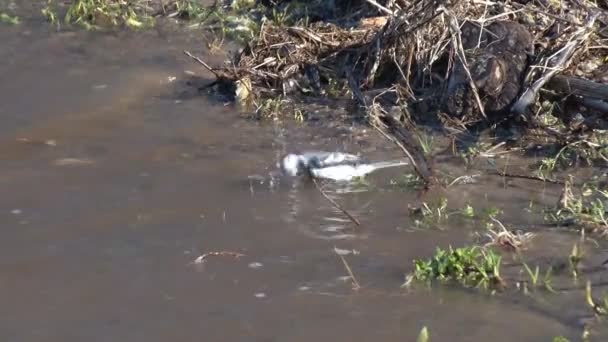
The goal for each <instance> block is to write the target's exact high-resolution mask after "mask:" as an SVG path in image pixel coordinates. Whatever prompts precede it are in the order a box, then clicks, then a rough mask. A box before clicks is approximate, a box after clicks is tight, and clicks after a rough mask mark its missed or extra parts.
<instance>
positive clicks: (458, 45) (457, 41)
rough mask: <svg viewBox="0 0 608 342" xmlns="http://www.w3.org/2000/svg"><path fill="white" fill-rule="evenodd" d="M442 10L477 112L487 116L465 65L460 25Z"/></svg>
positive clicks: (450, 13) (447, 12)
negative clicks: (473, 97) (477, 108)
mask: <svg viewBox="0 0 608 342" xmlns="http://www.w3.org/2000/svg"><path fill="white" fill-rule="evenodd" d="M442 11H443V12H444V13H445V14H446V16H447V17H448V23H449V27H450V31H451V32H452V42H453V45H454V49H455V50H456V55H457V56H458V59H459V60H460V63H462V68H463V69H464V72H465V74H466V75H467V78H468V79H469V86H470V87H471V90H472V91H473V96H475V102H477V107H479V112H480V113H481V115H482V116H483V117H484V118H487V116H486V112H485V111H484V109H483V104H482V103H481V98H480V97H479V91H478V90H477V86H476V85H475V81H474V80H473V76H471V71H470V70H469V67H468V65H467V58H466V55H465V53H464V47H463V46H462V37H461V36H460V27H459V26H458V19H456V17H455V16H454V14H452V12H450V11H449V10H448V9H446V8H443V9H442Z"/></svg>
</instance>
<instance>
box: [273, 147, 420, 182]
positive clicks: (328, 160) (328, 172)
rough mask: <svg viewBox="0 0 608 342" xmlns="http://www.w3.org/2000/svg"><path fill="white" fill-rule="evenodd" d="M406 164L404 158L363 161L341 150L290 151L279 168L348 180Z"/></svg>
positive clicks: (297, 172)
mask: <svg viewBox="0 0 608 342" xmlns="http://www.w3.org/2000/svg"><path fill="white" fill-rule="evenodd" d="M403 165H408V162H407V161H406V160H393V161H384V162H373V163H369V162H365V161H364V160H363V159H362V158H361V157H359V156H357V155H354V154H348V153H341V152H305V153H302V154H293V153H290V154H288V155H286V156H285V157H283V159H282V160H281V161H280V163H279V165H278V166H279V168H280V169H281V172H282V173H283V174H284V175H287V176H300V175H309V176H311V177H312V178H322V179H330V180H335V181H350V180H352V179H354V178H358V177H364V176H366V175H367V174H369V173H371V172H374V171H376V170H379V169H384V168H388V167H395V166H403Z"/></svg>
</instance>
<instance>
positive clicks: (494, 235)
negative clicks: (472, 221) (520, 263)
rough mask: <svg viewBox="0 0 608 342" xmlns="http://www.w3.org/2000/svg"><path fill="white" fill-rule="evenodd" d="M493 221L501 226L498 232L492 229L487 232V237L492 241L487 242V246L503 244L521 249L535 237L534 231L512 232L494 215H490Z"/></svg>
mask: <svg viewBox="0 0 608 342" xmlns="http://www.w3.org/2000/svg"><path fill="white" fill-rule="evenodd" d="M490 219H491V220H492V221H494V222H495V223H496V224H497V225H498V226H499V227H500V231H499V232H496V231H493V230H491V231H490V232H489V233H487V234H486V236H487V237H489V238H490V242H488V243H487V244H486V246H491V245H495V246H503V247H508V248H511V249H513V250H514V251H519V250H520V249H522V248H525V246H526V245H527V244H528V243H529V242H530V240H532V238H533V237H534V234H533V233H529V232H528V233H522V232H515V233H513V232H510V231H508V230H507V228H506V227H505V226H504V225H503V224H502V222H500V221H499V220H497V219H496V218H494V217H490Z"/></svg>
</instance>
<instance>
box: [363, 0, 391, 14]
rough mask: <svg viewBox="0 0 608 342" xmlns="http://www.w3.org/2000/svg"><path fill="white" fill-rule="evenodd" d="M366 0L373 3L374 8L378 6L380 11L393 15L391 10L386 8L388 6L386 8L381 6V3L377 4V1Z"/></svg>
mask: <svg viewBox="0 0 608 342" xmlns="http://www.w3.org/2000/svg"><path fill="white" fill-rule="evenodd" d="M366 1H367V3H369V4H371V5H373V6H375V7H376V8H378V9H379V10H381V11H382V12H384V13H386V14H388V15H390V16H392V15H394V13H393V11H391V10H390V9H388V8H386V7H384V6H382V5H380V4H379V3H377V2H376V1H374V0H366Z"/></svg>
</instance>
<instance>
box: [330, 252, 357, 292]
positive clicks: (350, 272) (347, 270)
mask: <svg viewBox="0 0 608 342" xmlns="http://www.w3.org/2000/svg"><path fill="white" fill-rule="evenodd" d="M336 254H337V255H338V256H339V257H340V259H341V260H342V263H343V264H344V268H346V272H348V276H349V277H350V279H351V280H352V282H353V290H355V291H356V290H359V289H360V288H361V285H359V282H358V281H357V278H356V277H355V274H354V273H353V271H352V270H351V268H350V266H349V265H348V262H346V259H345V258H344V257H343V256H342V255H340V254H338V253H336Z"/></svg>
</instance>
